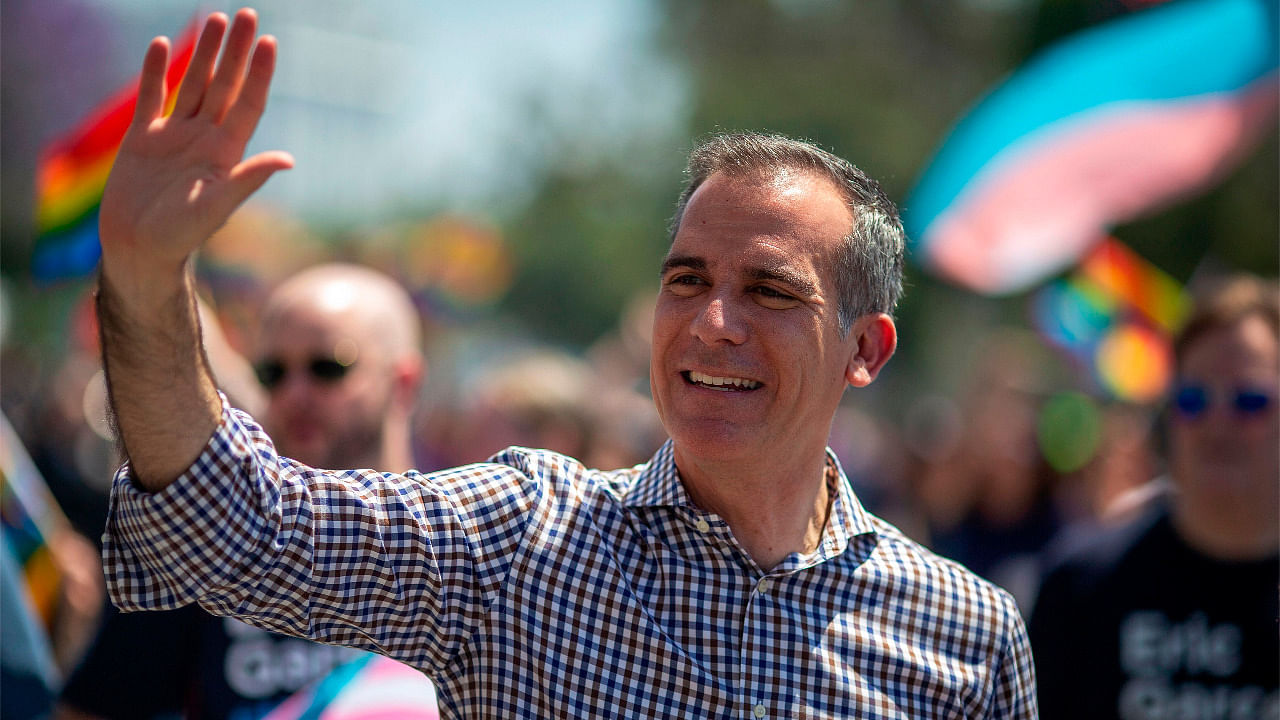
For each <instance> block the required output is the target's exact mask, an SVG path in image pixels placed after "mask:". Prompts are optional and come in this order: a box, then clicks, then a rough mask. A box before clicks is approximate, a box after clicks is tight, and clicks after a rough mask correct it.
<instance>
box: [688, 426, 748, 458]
mask: <svg viewBox="0 0 1280 720" xmlns="http://www.w3.org/2000/svg"><path fill="white" fill-rule="evenodd" d="M668 432H669V433H670V434H671V438H672V440H674V441H675V445H676V449H677V451H678V452H679V453H680V454H681V455H683V456H685V457H689V458H699V459H701V460H706V461H717V462H725V461H732V460H740V459H743V458H747V457H753V456H756V455H758V454H759V453H760V452H761V451H762V450H763V444H762V443H761V442H760V440H759V439H757V438H756V437H755V436H754V435H753V434H751V433H748V432H746V431H745V430H744V429H743V428H741V427H739V426H737V425H736V424H734V423H726V422H700V423H696V424H688V425H686V426H684V427H680V428H670V429H668Z"/></svg>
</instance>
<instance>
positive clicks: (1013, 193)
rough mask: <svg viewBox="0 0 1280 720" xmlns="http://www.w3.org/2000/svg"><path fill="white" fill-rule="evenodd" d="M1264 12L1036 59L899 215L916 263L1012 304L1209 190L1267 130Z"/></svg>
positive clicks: (1204, 8) (1162, 15) (1213, 8)
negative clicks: (1119, 234)
mask: <svg viewBox="0 0 1280 720" xmlns="http://www.w3.org/2000/svg"><path fill="white" fill-rule="evenodd" d="M1277 7H1278V3H1277V0H1173V1H1172V2H1169V3H1167V4H1164V5H1160V6H1157V7H1154V8H1150V9H1147V10H1143V11H1140V12H1137V13H1134V14H1132V15H1127V16H1124V17H1122V18H1120V19H1117V20H1113V21H1110V22H1108V23H1105V24H1103V25H1101V26H1099V27H1096V28H1093V29H1090V30H1087V31H1084V32H1081V33H1078V34H1076V35H1073V36H1071V37H1068V38H1067V39H1065V40H1064V41H1061V42H1059V43H1058V44H1056V45H1054V46H1052V47H1050V48H1048V49H1047V50H1046V51H1044V52H1043V53H1041V54H1039V55H1037V56H1036V57H1033V58H1032V59H1031V60H1030V61H1029V62H1028V63H1026V65H1024V66H1023V67H1022V68H1021V69H1019V70H1018V71H1017V72H1015V73H1014V74H1013V75H1012V76H1011V77H1010V78H1009V79H1008V80H1007V81H1005V82H1004V83H1003V84H1002V85H1001V86H999V87H997V88H996V89H995V90H994V91H993V92H991V94H990V95H988V96H987V97H986V98H985V99H983V100H982V101H981V102H980V103H979V104H978V105H977V106H976V107H975V108H974V109H973V110H972V111H971V112H970V113H969V114H968V115H967V116H965V117H964V118H962V119H961V120H960V121H959V123H958V124H957V125H956V126H955V128H954V130H953V131H952V133H951V135H950V137H948V138H947V140H946V142H945V144H944V145H943V146H942V148H941V149H940V150H939V151H938V153H937V155H936V156H935V157H934V158H933V160H932V162H931V164H930V165H929V167H928V169H927V170H926V171H925V173H924V174H923V176H922V177H921V179H920V181H919V183H918V184H917V186H916V188H915V189H914V190H913V191H912V193H911V195H910V196H909V197H908V199H907V201H906V202H905V203H904V222H905V223H906V226H907V232H908V233H909V234H910V236H911V237H912V238H914V239H915V248H914V252H915V255H916V257H917V259H919V260H920V262H921V263H922V264H924V265H925V266H926V267H927V268H929V269H930V270H932V271H934V272H936V273H938V274H939V275H941V276H943V277H945V278H947V279H949V280H951V281H953V282H956V283H958V284H960V285H963V286H965V287H968V288H970V289H973V290H976V291H978V292H983V293H991V294H1002V293H1011V292H1016V291H1019V290H1023V289H1025V288H1027V287H1029V286H1031V285H1033V284H1035V283H1036V282H1038V281H1039V280H1041V279H1043V278H1045V277H1046V276H1049V275H1051V274H1053V273H1055V272H1057V271H1059V270H1061V269H1063V268H1065V267H1067V266H1069V265H1071V264H1072V263H1074V262H1075V261H1076V260H1077V259H1079V258H1080V257H1081V255H1082V254H1084V253H1085V252H1086V251H1087V250H1088V249H1089V248H1090V247H1092V246H1093V245H1094V244H1095V243H1097V242H1098V241H1099V240H1101V239H1102V238H1104V237H1106V236H1107V234H1108V231H1109V230H1110V229H1111V228H1112V227H1114V226H1115V225H1117V224H1120V223H1123V222H1126V221H1129V220H1133V219H1135V218H1137V217H1139V216H1141V215H1143V214H1145V213H1149V212H1151V211H1153V210H1156V209H1159V208H1160V207H1162V206H1166V205H1169V204H1171V203H1173V202H1175V201H1177V200H1179V199H1181V198H1184V197H1187V196H1189V195H1191V194H1194V193H1195V192H1197V191H1200V190H1203V189H1205V188H1206V187H1208V186H1210V185H1211V184H1212V183H1214V182H1215V181H1217V180H1219V179H1220V178H1221V177H1222V176H1223V175H1225V174H1226V173H1227V172H1228V171H1229V170H1230V169H1231V168H1232V167H1233V166H1234V165H1235V164H1236V163H1237V162H1238V161H1239V160H1240V159H1241V158H1242V157H1243V156H1245V155H1246V154H1247V153H1248V152H1249V150H1250V149H1252V148H1253V147H1254V146H1255V145H1256V143H1257V141H1258V140H1259V139H1260V138H1261V137H1263V136H1264V135H1265V133H1267V132H1274V127H1275V124H1274V123H1275V116H1276V109H1277V103H1278V102H1280V93H1278V92H1277V88H1278V79H1277V78H1278V76H1277V55H1278V52H1277V27H1278V26H1277V22H1278V21H1280V20H1278V16H1280V13H1278V12H1277Z"/></svg>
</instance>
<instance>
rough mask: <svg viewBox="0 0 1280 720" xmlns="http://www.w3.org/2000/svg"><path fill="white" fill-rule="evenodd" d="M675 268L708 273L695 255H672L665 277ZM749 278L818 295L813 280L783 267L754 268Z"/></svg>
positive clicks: (664, 265) (666, 265)
mask: <svg viewBox="0 0 1280 720" xmlns="http://www.w3.org/2000/svg"><path fill="white" fill-rule="evenodd" d="M675 268H688V269H690V270H697V271H699V272H706V270H707V261H706V260H703V259H702V258H700V257H696V256H693V255H672V256H669V257H668V258H667V259H666V260H663V261H662V275H664V276H665V275H666V274H667V273H668V272H671V271H672V270H674V269H675ZM747 277H748V278H750V279H751V280H757V281H758V280H769V281H772V282H777V283H782V284H783V285H786V286H788V287H790V288H791V289H792V290H794V291H796V292H797V293H800V294H803V295H810V296H812V295H816V294H818V288H817V287H816V286H815V285H814V284H813V282H812V281H811V280H809V278H807V277H805V276H803V275H801V274H800V273H797V272H795V271H794V270H792V269H791V268H788V267H786V266H782V265H780V266H774V267H758V268H752V269H750V270H748V271H747Z"/></svg>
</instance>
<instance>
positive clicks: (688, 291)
mask: <svg viewBox="0 0 1280 720" xmlns="http://www.w3.org/2000/svg"><path fill="white" fill-rule="evenodd" d="M663 284H665V285H666V286H667V288H668V289H670V290H671V292H673V293H675V294H676V295H692V294H693V293H695V292H697V291H698V289H699V288H700V287H702V286H703V285H706V284H707V282H706V281H705V280H703V279H702V278H701V277H699V276H697V275H694V274H692V273H679V274H677V275H672V276H671V277H669V278H667V279H666V281H665V282H664V283H663Z"/></svg>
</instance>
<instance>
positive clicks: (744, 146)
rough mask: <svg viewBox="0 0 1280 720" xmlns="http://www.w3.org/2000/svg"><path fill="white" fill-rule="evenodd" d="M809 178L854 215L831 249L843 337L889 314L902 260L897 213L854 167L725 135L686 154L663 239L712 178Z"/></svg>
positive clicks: (783, 140) (815, 150)
mask: <svg viewBox="0 0 1280 720" xmlns="http://www.w3.org/2000/svg"><path fill="white" fill-rule="evenodd" d="M783 169H787V170H802V171H809V172H815V173H817V174H818V175H821V176H823V177H826V178H828V179H829V180H831V182H832V184H834V185H835V186H836V187H837V188H839V189H840V192H841V194H843V195H844V198H845V200H846V201H847V202H848V203H849V209H850V210H852V211H853V217H854V221H853V227H852V228H851V229H850V232H849V234H848V235H846V236H845V237H844V238H843V239H842V242H841V244H840V247H839V249H838V250H837V251H836V254H835V258H834V262H833V263H832V265H833V269H834V273H835V278H836V292H837V295H838V298H837V305H836V313H837V317H838V318H839V320H840V327H841V328H842V329H843V330H844V331H845V332H848V331H849V328H850V327H852V326H853V321H854V320H855V319H857V318H858V317H860V316H862V315H865V314H867V313H873V312H883V313H890V314H892V313H893V309H894V308H895V307H897V304H898V297H899V296H900V295H901V294H902V265H903V254H904V253H905V250H906V232H905V231H904V230H903V229H902V221H901V220H900V219H899V217H898V208H897V207H896V206H895V205H894V204H893V201H892V200H890V199H889V196H888V195H886V194H885V193H884V190H882V189H881V188H880V184H879V183H877V182H876V181H875V180H873V179H871V178H870V177H868V176H867V174H866V173H864V172H862V171H861V170H859V169H858V168H857V167H855V166H854V165H853V163H851V162H849V161H848V160H845V159H843V158H841V157H838V156H836V155H833V154H832V153H830V152H827V151H826V150H823V149H822V148H819V147H817V146H816V145H813V144H812V143H808V142H804V141H802V140H794V139H792V138H789V137H785V136H783V135H765V134H761V133H727V134H719V135H714V136H712V137H711V138H709V139H708V140H705V141H704V142H702V143H699V144H698V146H697V147H695V148H694V149H693V151H692V152H690V153H689V164H688V166H687V168H686V170H685V173H686V175H687V176H688V178H687V181H686V184H685V187H684V190H683V191H682V192H681V193H680V199H679V200H678V201H677V202H676V214H675V216H674V217H673V218H672V220H671V226H670V240H671V241H674V240H675V236H676V232H677V231H678V230H679V229H680V221H681V219H682V218H683V217H684V211H685V208H686V207H687V206H688V205H689V198H690V197H692V196H693V193H694V191H695V190H697V189H698V187H699V186H700V185H702V183H703V182H704V181H706V179H707V178H709V177H711V176H712V175H713V174H715V173H717V172H724V173H730V174H733V175H745V174H750V173H755V172H762V171H764V172H768V171H773V170H783Z"/></svg>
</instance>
